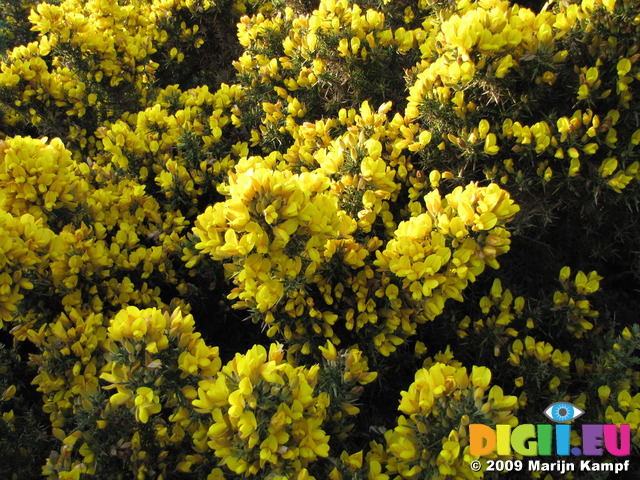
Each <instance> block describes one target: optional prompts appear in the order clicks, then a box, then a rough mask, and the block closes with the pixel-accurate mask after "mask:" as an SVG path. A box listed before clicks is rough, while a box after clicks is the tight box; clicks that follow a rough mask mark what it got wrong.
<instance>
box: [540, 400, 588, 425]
mask: <svg viewBox="0 0 640 480" xmlns="http://www.w3.org/2000/svg"><path fill="white" fill-rule="evenodd" d="M583 413H584V410H582V409H581V408H578V407H576V406H575V405H573V404H571V403H569V402H556V403H553V404H551V405H549V406H548V407H547V409H546V410H545V411H544V414H545V415H546V416H547V418H548V419H549V420H553V421H554V422H559V423H564V422H570V421H571V420H575V419H576V418H578V417H580V416H581V415H582V414H583Z"/></svg>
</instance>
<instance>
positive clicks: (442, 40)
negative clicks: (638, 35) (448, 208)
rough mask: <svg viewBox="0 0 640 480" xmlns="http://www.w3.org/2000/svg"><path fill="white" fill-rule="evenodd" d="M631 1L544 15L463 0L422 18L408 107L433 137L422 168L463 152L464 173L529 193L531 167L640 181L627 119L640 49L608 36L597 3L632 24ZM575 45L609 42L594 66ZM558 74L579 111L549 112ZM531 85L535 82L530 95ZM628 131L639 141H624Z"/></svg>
mask: <svg viewBox="0 0 640 480" xmlns="http://www.w3.org/2000/svg"><path fill="white" fill-rule="evenodd" d="M630 3H631V2H617V3H616V2H609V3H608V4H607V5H606V6H604V7H603V6H602V3H601V2H588V1H585V2H576V3H573V2H571V3H569V4H566V5H564V4H563V5H562V6H559V7H558V8H557V9H556V11H554V12H552V11H550V10H546V9H545V10H543V11H542V12H541V13H539V14H537V15H536V14H534V13H533V12H532V11H530V10H528V9H525V8H521V7H520V6H518V5H512V4H510V3H509V2H506V1H502V0H492V1H490V2H468V1H463V2H458V3H457V7H456V9H443V10H442V11H441V14H440V16H439V17H438V18H437V19H436V18H431V17H430V18H428V19H427V20H425V22H424V23H423V27H424V29H425V34H426V35H427V38H425V39H424V41H422V42H421V43H420V47H419V48H420V53H421V56H422V61H421V62H420V63H419V64H418V65H417V66H416V68H415V71H414V74H415V81H414V82H413V83H412V84H411V86H410V91H409V95H408V105H407V108H406V112H405V113H406V116H407V117H408V118H409V119H412V120H414V121H415V122H418V124H419V125H420V127H421V132H428V134H429V135H430V136H431V135H432V136H433V138H434V140H435V141H434V142H433V143H432V144H431V146H429V147H427V148H426V149H425V150H424V152H423V153H422V156H423V158H424V159H425V163H427V162H429V159H430V158H431V160H432V161H433V159H438V161H441V162H443V164H444V162H446V161H447V160H451V159H452V158H455V157H458V159H459V160H458V161H457V164H458V165H460V168H468V167H470V166H473V167H474V168H477V166H481V168H482V170H483V173H484V175H485V177H486V178H488V179H492V180H494V179H495V180H499V181H500V182H501V183H504V184H508V183H514V182H515V183H516V184H517V185H518V186H520V187H524V188H531V184H529V183H527V182H530V175H531V174H532V173H534V172H535V174H536V175H537V176H539V177H540V179H541V180H542V182H543V183H548V182H550V181H551V180H552V178H555V179H556V181H558V182H560V181H566V180H567V178H576V177H584V178H596V177H595V175H594V172H596V170H597V174H598V177H599V180H598V182H597V183H596V184H597V185H606V186H608V187H610V188H611V189H612V190H614V191H616V192H618V193H621V192H622V190H623V189H624V188H625V187H626V186H627V185H628V184H629V183H630V182H631V181H632V180H636V181H637V180H638V179H639V178H640V176H639V171H640V163H638V161H637V160H635V155H634V154H632V153H631V152H632V151H633V150H634V149H635V146H636V145H637V143H638V142H637V141H636V137H639V138H640V133H638V131H637V130H635V131H634V130H631V131H628V129H629V128H632V127H629V126H627V125H624V126H622V125H621V119H622V122H624V120H623V119H624V118H628V115H632V113H631V112H632V111H633V108H634V107H633V105H634V96H633V88H632V87H631V85H632V84H633V82H634V81H635V80H636V76H635V74H634V69H635V67H634V65H635V63H636V62H637V55H636V53H637V47H636V46H635V45H629V46H627V45H626V42H625V41H624V40H623V39H620V43H621V44H622V45H624V46H623V47H622V48H621V49H619V48H616V47H613V44H616V42H617V41H618V39H617V38H616V39H615V40H614V37H609V39H608V40H607V39H603V38H600V37H599V36H598V34H597V33H596V32H595V29H593V27H592V17H593V11H594V10H595V11H598V10H599V9H603V10H604V9H606V10H608V11H609V12H611V11H612V10H613V9H614V6H615V9H616V12H618V13H617V14H618V15H620V16H629V17H630V18H629V21H633V20H632V19H633V18H634V17H635V15H636V13H637V12H636V13H634V12H635V10H634V9H633V8H634V7H633V6H632V5H631V4H630ZM606 18H608V17H606ZM600 20H601V21H603V22H607V21H610V20H604V19H603V18H602V17H601V18H600ZM611 31H612V32H613V31H616V30H615V29H613V30H611ZM577 32H582V38H581V39H580V37H579V36H580V34H579V33H577ZM576 42H580V44H581V45H584V47H582V48H584V49H585V50H587V51H588V52H589V54H590V55H594V57H595V56H597V55H595V54H594V52H595V51H596V50H598V49H601V52H602V53H601V54H600V55H599V58H598V60H597V62H594V63H593V64H587V65H584V64H583V63H582V62H584V59H583V57H580V56H579V55H580V54H577V55H576V53H577V50H576V49H575V48H574V46H575V45H576ZM583 65H584V66H583ZM611 70H613V71H614V74H613V75H611V76H609V75H602V74H601V72H604V71H607V72H608V71H611ZM558 79H562V80H561V81H562V83H563V84H564V85H571V87H570V90H569V92H570V93H572V94H573V96H572V97H571V98H570V99H569V98H568V99H567V102H566V103H567V104H571V105H572V108H571V110H568V111H567V110H565V111H562V110H558V111H553V112H551V113H550V114H549V115H547V114H546V113H545V112H544V109H545V108H546V107H545V105H546V103H545V102H546V101H543V102H542V103H538V102H541V99H542V98H545V97H546V96H547V95H548V94H550V92H552V91H553V92H557V89H556V88H555V87H554V86H555V85H556V82H557V81H558ZM523 81H524V82H527V85H528V86H529V88H528V89H527V93H526V94H525V95H524V96H521V95H519V94H518V93H517V92H516V89H517V88H518V85H521V83H520V82H523ZM485 99H486V100H487V101H485ZM563 101H564V100H563ZM520 102H522V103H521V105H527V106H526V107H525V108H521V107H520V106H519V103H520ZM532 112H533V113H534V114H533V115H532ZM538 112H539V114H538ZM461 120H462V121H461ZM433 125H437V128H433ZM629 125H635V123H633V122H631V123H630V124H629ZM620 129H622V130H625V136H626V137H627V138H631V139H632V140H631V144H630V145H627V144H625V145H622V144H621V143H620V142H618V133H619V132H618V130H620ZM425 134H426V133H425ZM422 147H423V148H424V145H422ZM479 159H482V161H481V162H479V161H478V160H479ZM448 168H451V166H448ZM592 188H593V187H592Z"/></svg>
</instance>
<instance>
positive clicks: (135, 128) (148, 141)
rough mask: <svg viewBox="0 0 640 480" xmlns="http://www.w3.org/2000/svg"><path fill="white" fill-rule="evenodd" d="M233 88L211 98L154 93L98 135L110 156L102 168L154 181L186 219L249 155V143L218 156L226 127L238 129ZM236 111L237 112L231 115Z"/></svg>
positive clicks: (204, 91) (172, 90)
mask: <svg viewBox="0 0 640 480" xmlns="http://www.w3.org/2000/svg"><path fill="white" fill-rule="evenodd" d="M241 98H242V89H241V88H239V87H238V86H237V85H232V86H228V85H224V84H223V85H222V86H221V87H220V88H219V89H218V90H217V91H216V92H215V93H211V92H210V91H209V89H208V88H207V87H206V86H204V87H198V88H194V89H191V90H188V91H185V92H183V91H181V90H180V89H179V88H178V87H177V86H170V87H167V88H165V89H163V90H161V91H160V92H159V93H158V96H157V98H156V100H155V103H154V105H153V107H149V108H147V109H145V110H143V111H141V112H139V113H137V114H136V115H129V116H127V118H126V119H122V120H118V121H117V122H114V123H113V124H112V125H110V126H109V127H107V128H103V129H101V130H100V131H99V133H98V136H99V138H100V139H101V145H102V148H103V150H104V152H107V153H108V154H109V155H108V156H107V157H106V159H105V160H102V162H103V163H104V162H105V161H106V160H108V164H109V165H112V166H113V168H114V169H115V172H116V173H118V172H127V173H128V174H130V175H132V176H133V177H134V178H136V179H138V180H139V181H140V182H145V181H148V180H151V181H153V182H154V183H155V184H156V185H157V186H158V187H159V188H160V190H161V191H162V193H163V194H164V196H165V197H166V198H167V200H169V201H170V202H171V203H172V205H173V206H174V208H181V209H183V210H184V213H185V214H186V215H188V216H190V215H193V214H194V213H195V212H197V206H198V204H199V202H200V204H202V201H203V198H210V199H211V198H214V196H215V195H216V191H215V187H216V184H217V183H219V182H220V181H221V180H222V179H223V178H224V177H225V176H226V172H227V171H228V170H230V169H231V168H232V167H233V165H234V163H235V159H236V158H238V157H240V156H244V155H246V154H247V143H246V142H238V143H237V144H235V145H233V146H232V147H231V152H229V153H226V152H224V153H223V152H222V151H220V152H218V151H217V148H216V147H215V144H218V143H219V142H220V141H221V140H222V139H223V135H224V134H225V133H226V129H225V127H226V126H227V125H229V126H232V125H235V126H238V125H240V119H239V117H238V115H237V114H238V113H239V111H238V109H237V106H235V104H236V102H238V101H240V100H241ZM234 112H235V113H234ZM218 155H219V156H218Z"/></svg>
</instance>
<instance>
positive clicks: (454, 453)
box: [369, 363, 518, 479]
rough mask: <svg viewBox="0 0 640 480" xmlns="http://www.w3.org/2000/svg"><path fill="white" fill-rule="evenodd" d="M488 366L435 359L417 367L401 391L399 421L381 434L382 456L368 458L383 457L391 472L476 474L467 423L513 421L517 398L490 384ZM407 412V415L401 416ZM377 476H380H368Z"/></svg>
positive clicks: (440, 475)
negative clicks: (382, 438) (449, 363)
mask: <svg viewBox="0 0 640 480" xmlns="http://www.w3.org/2000/svg"><path fill="white" fill-rule="evenodd" d="M490 383H491V371H490V370H489V369H488V368H486V367H477V366H474V367H473V369H472V371H471V374H468V373H467V370H466V368H464V367H456V366H452V365H445V364H442V363H435V364H434V365H432V366H431V367H430V368H428V369H421V370H418V371H417V372H416V375H415V381H414V382H413V383H412V384H411V385H410V386H409V389H408V391H405V392H402V400H401V401H400V406H399V407H398V409H399V410H400V411H401V412H402V413H403V414H404V415H401V416H400V417H398V426H396V427H395V428H394V429H393V430H389V431H388V432H387V433H386V434H385V441H386V458H385V456H378V458H377V459H376V458H374V457H373V456H372V457H371V458H370V459H369V462H370V465H371V466H370V469H371V468H372V467H373V465H372V464H373V462H374V460H375V461H376V462H378V463H383V462H384V463H386V472H387V473H389V474H392V475H397V476H398V477H395V478H469V479H472V478H479V477H481V476H482V473H478V472H474V471H472V470H471V468H470V467H469V463H470V461H471V460H472V457H471V455H470V454H469V437H468V429H467V426H468V425H469V424H470V423H483V424H485V425H496V424H509V425H511V426H515V425H516V424H517V423H518V420H517V418H516V417H515V416H514V412H515V411H516V410H517V409H518V399H517V398H516V397H514V396H510V395H504V393H503V391H502V389H501V388H500V387H499V386H496V385H494V386H493V387H489V385H490ZM405 415H406V416H405ZM370 478H379V477H370Z"/></svg>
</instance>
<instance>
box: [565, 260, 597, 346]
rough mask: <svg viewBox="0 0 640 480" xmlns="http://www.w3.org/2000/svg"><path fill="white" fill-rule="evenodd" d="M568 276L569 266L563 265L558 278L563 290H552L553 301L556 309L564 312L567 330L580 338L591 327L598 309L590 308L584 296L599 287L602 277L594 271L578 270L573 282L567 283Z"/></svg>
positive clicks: (569, 274) (569, 272) (569, 273)
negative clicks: (586, 272) (587, 272)
mask: <svg viewBox="0 0 640 480" xmlns="http://www.w3.org/2000/svg"><path fill="white" fill-rule="evenodd" d="M570 276H571V269H570V268H569V267H564V268H563V269H562V270H561V271H560V277H559V278H560V283H561V284H562V287H563V291H556V292H554V294H553V303H554V306H555V308H556V309H558V310H560V311H562V312H564V313H565V314H566V328H567V330H568V331H569V332H571V333H573V335H574V336H575V337H576V338H582V336H583V335H584V333H585V332H588V331H590V330H592V329H593V320H594V319H596V318H598V316H599V313H598V311H596V310H593V309H592V306H591V303H590V302H589V300H588V299H587V298H586V297H587V296H589V295H591V294H593V293H595V292H597V291H598V290H599V289H600V280H602V277H601V276H599V275H598V274H597V273H596V272H595V271H594V272H590V273H589V274H588V275H586V274H585V273H584V272H581V271H579V272H578V273H576V275H575V278H574V280H573V282H571V283H569V281H568V280H569V277H570Z"/></svg>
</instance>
